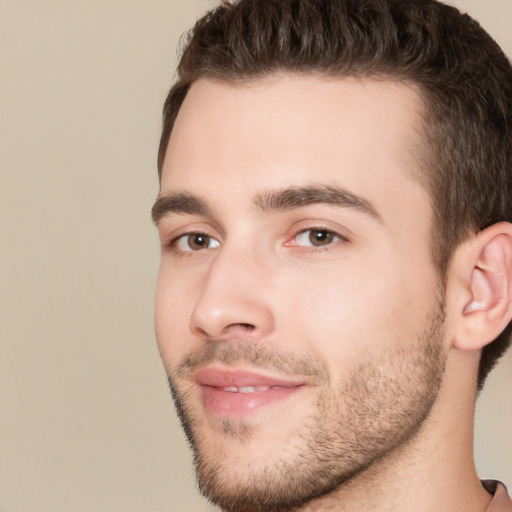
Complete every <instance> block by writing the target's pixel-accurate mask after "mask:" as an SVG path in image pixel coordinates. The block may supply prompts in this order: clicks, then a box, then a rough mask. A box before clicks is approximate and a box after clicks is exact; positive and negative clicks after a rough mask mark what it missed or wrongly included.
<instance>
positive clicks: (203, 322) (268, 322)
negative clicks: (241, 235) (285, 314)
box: [190, 243, 274, 339]
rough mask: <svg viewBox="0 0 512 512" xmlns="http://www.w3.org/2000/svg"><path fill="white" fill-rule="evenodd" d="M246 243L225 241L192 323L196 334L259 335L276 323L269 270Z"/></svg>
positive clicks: (195, 310)
mask: <svg viewBox="0 0 512 512" xmlns="http://www.w3.org/2000/svg"><path fill="white" fill-rule="evenodd" d="M263 263H264V260H263V257H262V256H260V257H258V256H257V254H256V253H255V252H254V251H252V250H251V249H250V248H249V247H248V246H244V245H243V244H242V243H233V244H229V243H227V244H225V245H224V246H222V247H221V248H220V249H219V250H218V254H217V255H216V256H215V259H214V260H213V261H212V263H211V266H210V268H209V270H208V272H207V275H206V278H205V282H204V286H203V288H202V290H201V294H200V296H199V297H198V299H197V302H196V304H195V306H194V309H193V312H192V315H191V319H190V323H191V329H192V331H193V332H195V333H196V334H200V335H201V336H204V337H207V338H210V339H225V338H226V337H229V336H241V337H251V338H258V337H262V336H264V335H265V334H267V333H268V332H269V331H270V330H272V328H273V326H274V317H273V311H272V308H271V305H270V303H269V300H268V297H269V295H268V287H267V286H265V283H267V281H268V277H269V275H268V269H265V265H264V264H263Z"/></svg>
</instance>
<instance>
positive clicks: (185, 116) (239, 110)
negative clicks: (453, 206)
mask: <svg viewBox="0 0 512 512" xmlns="http://www.w3.org/2000/svg"><path fill="white" fill-rule="evenodd" d="M421 109H422V103H421V100H420V97H419V95H418V94H417V93H416V92H415V91H414V89H413V88H412V87H410V86H408V85H406V84H402V83H398V82H395V81H391V80H376V79H373V80H359V79H354V78H343V79H339V78H336V79H334V78H332V79H330V78H325V77H314V76H290V75H285V76H272V77H267V78H265V79H259V80H249V81H245V82H240V83H234V84H232V83H228V84H226V83H218V82H212V81H209V80H204V79H202V80H199V81H197V82H196V83H194V84H193V85H192V87H191V89H190V91H189V93H188V95H187V97H186V98H185V101H184V103H183V105H182V107H181V110H180V112H179V114H178V117H177V119H176V122H175V125H174V129H173V132H172V134H171V137H170V140H169V145H168V148H167V153H166V158H165V161H164V165H163V173H162V193H165V192H167V191H174V190H190V189H193V190H192V192H194V193H196V194H199V195H201V196H208V198H212V199H214V198H215V196H223V195H225V194H226V193H228V192H229V191H230V189H231V191H232V192H236V193H237V194H247V195H249V194H250V193H251V192H254V193H255V194H256V193H258V192H261V191H264V190H266V189H268V188H276V187H283V186H301V185H304V184H308V183H309V182H311V181H315V182H320V183H324V184H337V185H341V186H343V187H344V188H346V189H348V190H350V191H352V192H354V193H356V194H358V195H361V196H363V197H364V196H368V195H369V196H375V195H378V196H381V197H382V196H383V195H384V194H386V193H391V194H399V193H405V194H406V195H407V194H408V193H409V191H410V192H411V193H412V195H415V194H418V193H422V194H424V193H425V190H423V189H422V190H421V191H418V187H419V185H420V183H419V180H418V179H416V177H415V176H418V175H420V174H421V173H420V170H419V164H418V162H419V161H420V159H417V158H416V156H417V152H418V151H419V149H418V148H419V147H421V144H420V140H421V137H420V135H419V133H420V128H419V127H420V123H419V119H420V113H421ZM214 183H218V184H219V185H220V184H222V187H220V186H219V187H215V188H212V186H213V185H214ZM421 188H422V187H421ZM399 189H400V190H399Z"/></svg>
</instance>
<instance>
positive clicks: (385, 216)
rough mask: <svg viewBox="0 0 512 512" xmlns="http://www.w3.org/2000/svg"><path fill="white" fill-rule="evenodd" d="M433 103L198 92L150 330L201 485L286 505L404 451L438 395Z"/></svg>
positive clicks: (167, 221)
mask: <svg viewBox="0 0 512 512" xmlns="http://www.w3.org/2000/svg"><path fill="white" fill-rule="evenodd" d="M419 110H420V101H419V99H418V97H417V95H416V94H415V93H414V92H413V91H412V90H411V89H410V88H408V87H406V86H405V85H400V84H397V83H392V82H387V81H359V80H355V79H343V80H334V79H333V80H328V79H322V78H314V77H290V76H287V77H275V78H267V79H265V80H261V81H258V82H256V81H250V82H247V83H244V84H235V85H226V84H218V83H212V82H209V81H205V80H202V81H199V82H197V83H195V84H194V85H193V86H192V88H191V90H190V92H189V93H188V95H187V98H186V99H185V102H184V104H183V106H182V108H181V110H180V113H179V115H178V118H177V120H176V124H175V127H174V130H173V132H172V136H171V139H170V142H169V147H168V150H167V155H166V159H165V163H164V168H163V175H162V184H161V195H160V197H161V199H160V201H159V203H158V205H157V208H156V210H155V213H156V214H157V216H158V217H159V221H158V229H159V233H160V237H161V240H162V260H161V267H160V273H159V278H158V286H157V296H156V332H157V338H158V344H159V348H160V351H161V355H162V358H163V361H164V363H165V366H166V368H167V371H168V373H169V376H170V382H171V386H172V389H173V394H174V397H175V401H176V404H177V407H178V410H179V412H180V416H181V419H182V422H183V424H184V427H185V429H186V431H187V435H188V437H189V439H190V441H191V444H192V446H193V449H194V454H195V461H196V467H197V472H198V478H199V483H200V485H201V487H202V489H203V492H204V493H205V494H207V495H208V496H210V497H211V498H212V500H213V501H215V502H216V503H218V504H220V505H221V506H223V507H224V508H225V509H231V510H271V509H273V508H274V509H277V508H278V507H281V509H285V508H286V507H288V508H292V507H293V506H298V505H301V504H304V503H307V502H308V501H309V500H312V499H314V498H315V497H318V496H321V495H325V494H326V493H329V492H331V491H333V490H334V489H335V488H337V487H338V486H339V485H340V484H342V483H343V482H344V481H346V480H348V479H349V478H352V477H355V476H356V475H358V474H361V473H362V472H363V471H364V470H365V469H366V468H368V467H371V466H372V465H373V466H375V465H376V464H377V463H378V461H381V460H382V459H384V458H385V457H386V456H387V455H388V454H390V453H392V452H393V451H396V450H397V449H398V448H399V447H400V446H403V445H404V443H405V442H406V441H408V440H410V439H411V438H412V437H413V436H414V434H415V433H416V432H417V431H418V429H419V428H420V426H421V424H422V422H423V420H424V419H425V417H426V416H428V414H429V411H430V409H431V406H432V404H433V403H434V401H435V397H436V393H437V390H438V387H439V383H440V380H441V376H442V372H443V365H444V358H445V356H444V350H443V348H442V341H443V340H442V324H443V319H442V317H443V307H442V300H441V299H440V297H439V293H438V290H439V283H438V278H437V275H436V271H435V269H434V266H433V264H432V260H431V257H430V230H431V216H432V215H431V208H430V205H429V197H428V194H427V192H426V191H425V189H424V188H423V187H422V186H421V185H420V183H419V181H418V180H417V178H415V177H414V176H415V175H417V174H418V173H419V172H420V170H419V169H418V164H417V163H416V162H415V160H414V158H413V157H412V155H411V153H412V152H413V148H414V147H417V146H418V140H417V137H418V136H417V135H416V133H417V132H418V129H417V122H418V115H419Z"/></svg>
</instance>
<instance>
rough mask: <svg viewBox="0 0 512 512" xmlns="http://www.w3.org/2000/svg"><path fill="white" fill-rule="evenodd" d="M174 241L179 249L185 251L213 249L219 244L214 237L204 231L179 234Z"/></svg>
mask: <svg viewBox="0 0 512 512" xmlns="http://www.w3.org/2000/svg"><path fill="white" fill-rule="evenodd" d="M175 243H176V248H177V249H178V250H179V251H185V252H187V251H188V252H190V251H201V250H203V249H213V248H215V247H218V246H219V242H218V241H217V240H215V238H212V237H211V236H208V235H205V234H204V233H188V234H186V235H183V236H180V237H179V238H178V239H177V240H176V242H175Z"/></svg>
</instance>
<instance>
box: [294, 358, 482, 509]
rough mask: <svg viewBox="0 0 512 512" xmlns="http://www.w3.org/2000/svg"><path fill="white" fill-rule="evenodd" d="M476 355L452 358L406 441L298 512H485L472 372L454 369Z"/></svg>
mask: <svg viewBox="0 0 512 512" xmlns="http://www.w3.org/2000/svg"><path fill="white" fill-rule="evenodd" d="M475 357H476V361H477V362H478V359H477V357H478V354H476V356H475V355H473V354H469V355H468V354H464V353H461V352H453V354H450V357H449V359H448V362H447V367H446V373H445V378H444V380H443V385H442V387H441V390H440V393H439V396H438V399H437V400H436V403H435V404H434V406H433V407H432V410H431V412H430V414H429V416H428V418H427V419H426V420H425V421H424V422H423V424H422V425H421V427H420V429H419V430H418V431H417V433H416V434H415V435H414V436H413V437H412V438H411V439H409V440H408V442H407V443H404V444H403V445H402V446H400V447H399V448H397V449H396V450H394V451H393V452H392V453H389V454H388V455H387V456H386V457H385V458H383V459H382V460H380V461H378V462H377V463H375V464H374V465H372V466H371V467H370V468H368V469H367V470H366V471H364V472H363V473H361V474H359V475H358V476H356V477H354V478H353V479H352V480H351V481H349V482H347V483H345V484H344V485H343V486H342V487H341V488H339V489H338V490H337V491H335V492H334V493H332V494H330V495H328V496H326V497H323V498H320V499H318V500H316V501H315V502H312V503H310V504H308V505H307V506H306V507H303V508H301V509H300V512H313V511H314V512H328V511H336V512H349V511H350V512H352V511H359V510H371V511H372V512H390V511H396V510H414V511H415V512H444V511H446V512H458V511H460V512H484V511H485V510H486V509H487V507H488V506H489V503H490V501H491V496H490V495H489V494H488V493H487V492H486V491H485V490H484V488H483V487H482V485H481V484H480V480H479V478H478V476H477V473H476V469H475V464H474V459H473V417H474V401H475V391H474V390H475V383H474V372H472V371H469V372H468V371H465V372H459V371H456V369H457V368H461V367H462V368H464V367H466V369H467V368H471V367H474V366H475V365H474V358H475ZM472 358H473V360H471V359H472ZM464 375H466V377H465V378H464Z"/></svg>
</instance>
